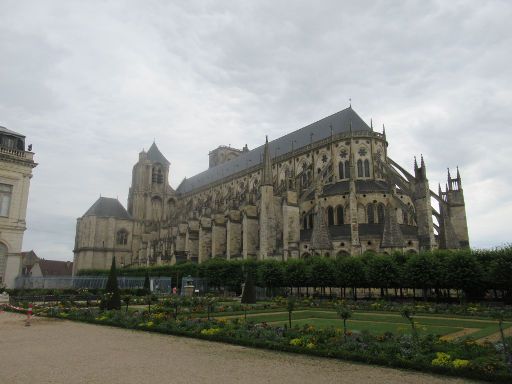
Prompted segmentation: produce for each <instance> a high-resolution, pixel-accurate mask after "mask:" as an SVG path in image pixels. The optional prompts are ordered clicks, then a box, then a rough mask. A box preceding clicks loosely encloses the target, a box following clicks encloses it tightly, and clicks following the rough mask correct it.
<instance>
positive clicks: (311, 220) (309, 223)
mask: <svg viewBox="0 0 512 384" xmlns="http://www.w3.org/2000/svg"><path fill="white" fill-rule="evenodd" d="M311 228H313V214H312V213H310V214H309V215H308V229H311Z"/></svg>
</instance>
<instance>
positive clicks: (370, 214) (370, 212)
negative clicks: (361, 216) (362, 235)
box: [366, 203, 375, 224]
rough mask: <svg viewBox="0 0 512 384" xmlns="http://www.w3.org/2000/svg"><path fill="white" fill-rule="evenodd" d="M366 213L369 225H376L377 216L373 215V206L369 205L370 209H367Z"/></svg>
mask: <svg viewBox="0 0 512 384" xmlns="http://www.w3.org/2000/svg"><path fill="white" fill-rule="evenodd" d="M366 213H367V214H368V224H374V223H375V216H374V213H373V204H372V203H370V204H368V207H366Z"/></svg>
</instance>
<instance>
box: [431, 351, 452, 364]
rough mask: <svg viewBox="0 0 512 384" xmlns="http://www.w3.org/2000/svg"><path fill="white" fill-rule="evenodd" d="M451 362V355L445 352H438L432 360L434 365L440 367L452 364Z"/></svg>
mask: <svg viewBox="0 0 512 384" xmlns="http://www.w3.org/2000/svg"><path fill="white" fill-rule="evenodd" d="M450 363H451V356H450V355H449V354H447V353H444V352H437V353H436V358H435V359H434V360H432V365H435V366H438V367H445V366H448V365H450Z"/></svg>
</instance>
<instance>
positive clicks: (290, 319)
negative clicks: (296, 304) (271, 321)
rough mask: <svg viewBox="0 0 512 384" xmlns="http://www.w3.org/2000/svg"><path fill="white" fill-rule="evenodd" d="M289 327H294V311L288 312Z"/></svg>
mask: <svg viewBox="0 0 512 384" xmlns="http://www.w3.org/2000/svg"><path fill="white" fill-rule="evenodd" d="M288 325H289V326H290V328H291V327H292V311H288Z"/></svg>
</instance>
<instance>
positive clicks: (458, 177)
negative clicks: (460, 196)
mask: <svg viewBox="0 0 512 384" xmlns="http://www.w3.org/2000/svg"><path fill="white" fill-rule="evenodd" d="M457 180H458V181H459V182H460V172H459V166H458V165H457Z"/></svg>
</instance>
